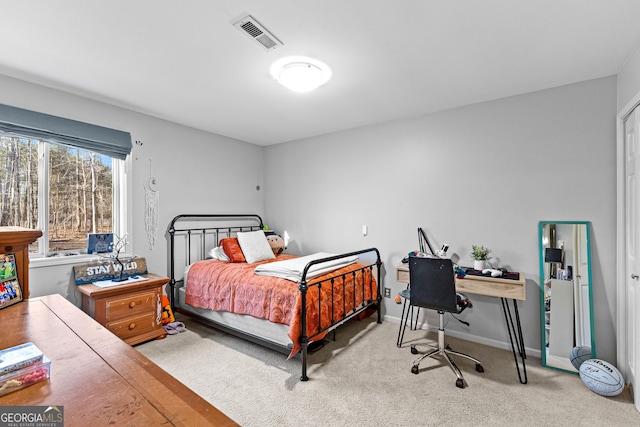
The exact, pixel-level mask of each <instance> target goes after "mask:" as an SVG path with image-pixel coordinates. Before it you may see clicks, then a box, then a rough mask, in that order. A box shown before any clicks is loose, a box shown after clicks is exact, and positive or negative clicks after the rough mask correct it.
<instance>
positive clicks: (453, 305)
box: [409, 257, 458, 313]
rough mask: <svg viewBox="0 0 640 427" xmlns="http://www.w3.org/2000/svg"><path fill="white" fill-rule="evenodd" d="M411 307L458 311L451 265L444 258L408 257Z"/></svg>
mask: <svg viewBox="0 0 640 427" xmlns="http://www.w3.org/2000/svg"><path fill="white" fill-rule="evenodd" d="M409 283H410V284H411V285H410V286H411V291H410V298H411V299H410V301H411V305H415V306H418V307H426V308H430V309H432V310H441V311H449V312H453V313H456V312H457V311H458V307H457V301H456V282H455V278H454V276H453V263H452V262H451V260H450V259H446V258H422V257H409Z"/></svg>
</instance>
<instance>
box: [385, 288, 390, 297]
mask: <svg viewBox="0 0 640 427" xmlns="http://www.w3.org/2000/svg"><path fill="white" fill-rule="evenodd" d="M384 297H385V298H391V288H384Z"/></svg>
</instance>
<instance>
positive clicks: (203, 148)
mask: <svg viewBox="0 0 640 427" xmlns="http://www.w3.org/2000/svg"><path fill="white" fill-rule="evenodd" d="M0 103H3V104H7V105H13V106H16V107H21V108H28V109H31V110H34V111H39V112H43V113H47V114H53V115H58V116H62V117H66V118H69V119H74V120H81V121H85V122H88V123H93V124H97V125H101V126H107V127H112V128H115V129H120V130H124V131H128V132H130V133H131V136H132V139H133V140H134V141H136V140H137V141H140V142H142V145H141V146H139V145H136V144H134V145H133V151H132V155H131V156H130V157H131V159H130V165H131V171H130V173H129V174H128V175H129V178H130V179H131V180H132V182H131V190H132V191H131V195H130V204H129V206H128V209H129V213H130V218H131V223H130V224H129V237H130V239H129V240H130V242H131V243H132V245H131V248H130V250H131V251H132V253H133V254H135V255H139V256H142V257H145V258H146V260H147V266H148V269H149V271H151V272H155V273H158V274H163V275H167V274H168V262H167V239H166V230H167V226H168V224H169V222H170V221H171V219H172V218H173V217H174V216H176V215H178V214H183V213H227V212H231V211H233V212H252V213H253V212H255V213H258V214H262V209H263V192H262V191H256V183H257V182H258V181H260V182H262V180H263V166H264V164H263V148H262V147H259V146H256V145H253V144H249V143H245V142H241V141H237V140H233V139H230V138H226V137H223V136H220V135H215V134H211V133H207V132H202V131H199V130H195V129H192V128H188V127H185V126H181V125H178V124H175V123H171V122H168V121H164V120H159V119H155V118H152V117H150V116H147V115H144V114H138V113H134V112H132V111H130V110H126V109H123V108H117V107H113V106H109V105H107V104H104V103H100V102H96V101H92V100H89V99H87V98H82V97H79V96H74V95H71V94H68V93H64V92H60V91H56V90H52V89H48V88H44V87H42V86H38V85H34V84H30V83H26V82H24V81H20V80H16V79H12V78H9V77H4V76H0ZM211 114H212V115H213V114H215V111H212V112H211ZM149 159H151V162H150V161H149ZM150 173H151V174H153V176H155V177H156V178H157V188H158V190H159V197H160V215H159V216H160V218H159V230H158V234H157V237H156V244H155V247H154V248H153V250H150V249H149V245H148V243H147V237H146V232H145V226H144V208H145V203H144V187H143V185H144V181H145V180H146V179H147V178H148V177H149V176H150ZM29 278H30V280H29V285H30V291H31V296H34V297H35V296H40V295H46V294H51V293H59V294H61V295H63V296H65V297H67V298H68V299H69V300H71V301H73V302H75V303H76V304H79V302H80V297H79V293H77V292H76V291H75V289H74V287H75V285H74V282H73V276H72V265H70V264H64V265H60V266H48V267H37V266H36V263H32V267H31V269H30V277H29Z"/></svg>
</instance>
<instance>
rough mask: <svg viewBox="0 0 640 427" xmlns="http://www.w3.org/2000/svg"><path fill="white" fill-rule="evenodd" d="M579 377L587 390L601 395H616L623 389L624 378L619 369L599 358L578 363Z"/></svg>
mask: <svg viewBox="0 0 640 427" xmlns="http://www.w3.org/2000/svg"><path fill="white" fill-rule="evenodd" d="M580 379H581V380H582V382H584V384H585V385H586V386H587V387H589V390H591V391H593V392H594V393H597V394H599V395H601V396H608V397H610V396H617V395H618V394H620V393H621V392H622V390H623V389H624V378H622V374H621V373H620V371H618V369H616V367H615V366H613V365H612V364H610V363H608V362H605V361H604V360H600V359H589V360H585V361H584V362H583V363H582V365H580Z"/></svg>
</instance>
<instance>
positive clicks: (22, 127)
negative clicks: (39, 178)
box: [0, 104, 131, 160]
mask: <svg viewBox="0 0 640 427" xmlns="http://www.w3.org/2000/svg"><path fill="white" fill-rule="evenodd" d="M0 131H4V132H6V133H9V134H14V135H21V136H30V137H34V138H39V139H44V140H48V141H50V142H55V143H58V144H63V145H68V146H71V147H75V148H80V149H83V150H89V151H93V152H96V153H100V154H104V155H106V156H109V157H113V158H116V159H121V160H124V159H125V158H126V157H127V155H128V154H129V153H130V152H131V134H130V133H129V132H123V131H120V130H115V129H110V128H106V127H102V126H97V125H92V124H89V123H84V122H79V121H76V120H70V119H65V118H62V117H57V116H52V115H49V114H44V113H38V112H35V111H30V110H25V109H23V108H17V107H11V106H9V105H3V104H0Z"/></svg>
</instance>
